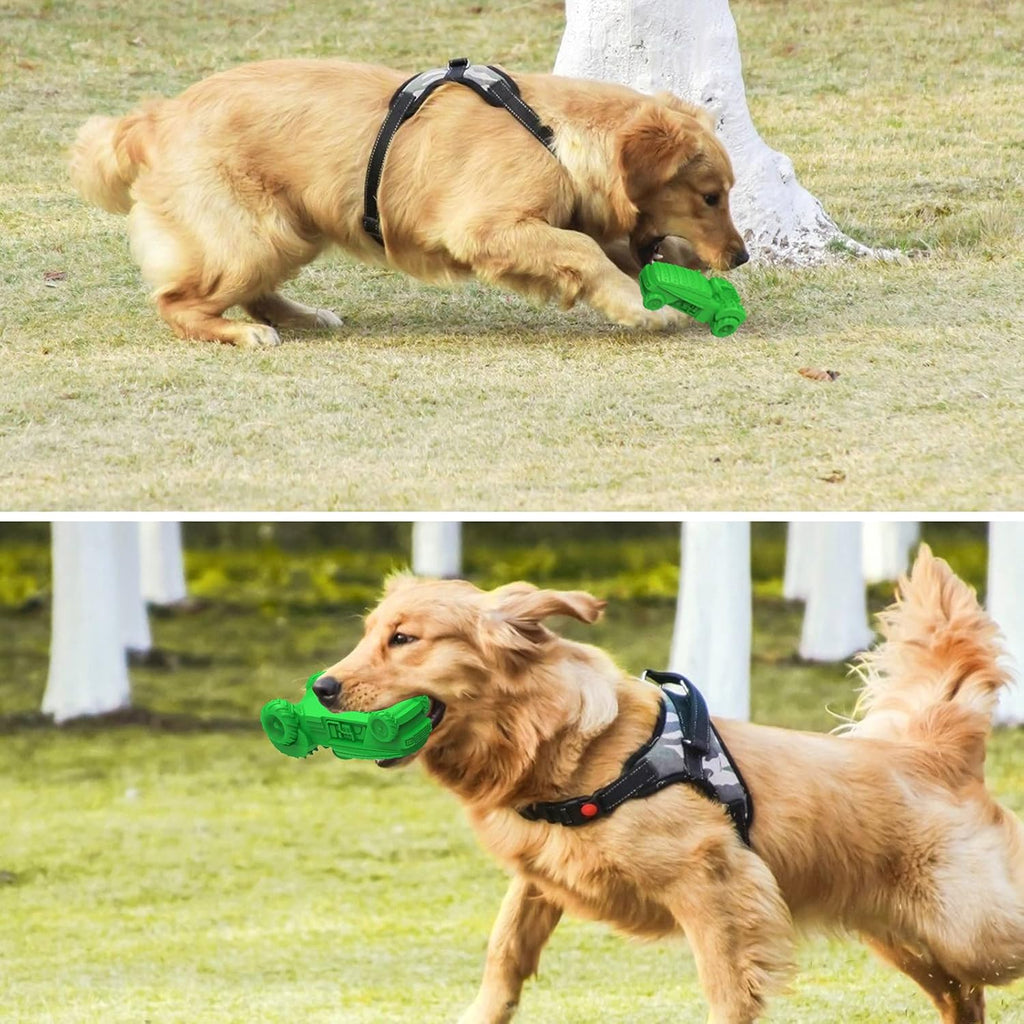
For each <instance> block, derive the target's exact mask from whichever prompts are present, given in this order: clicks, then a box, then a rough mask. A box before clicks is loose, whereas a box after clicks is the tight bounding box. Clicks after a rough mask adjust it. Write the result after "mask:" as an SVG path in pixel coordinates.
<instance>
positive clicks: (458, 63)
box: [448, 57, 469, 68]
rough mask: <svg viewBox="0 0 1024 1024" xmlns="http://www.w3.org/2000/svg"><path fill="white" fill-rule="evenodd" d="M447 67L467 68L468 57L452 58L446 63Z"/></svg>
mask: <svg viewBox="0 0 1024 1024" xmlns="http://www.w3.org/2000/svg"><path fill="white" fill-rule="evenodd" d="M448 67H450V68H468V67H469V58H468V57H452V59H451V60H450V61H448Z"/></svg>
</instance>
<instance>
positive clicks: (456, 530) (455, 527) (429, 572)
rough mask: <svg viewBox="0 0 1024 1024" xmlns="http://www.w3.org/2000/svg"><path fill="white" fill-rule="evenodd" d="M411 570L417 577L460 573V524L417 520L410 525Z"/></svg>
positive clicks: (453, 575) (443, 576)
mask: <svg viewBox="0 0 1024 1024" xmlns="http://www.w3.org/2000/svg"><path fill="white" fill-rule="evenodd" d="M412 570H413V572H415V573H416V574H417V575H419V576H436V577H438V578H439V579H454V578H455V577H457V576H460V575H461V574H462V524H461V523H439V522H424V521H422V520H421V521H418V522H415V523H413V525H412Z"/></svg>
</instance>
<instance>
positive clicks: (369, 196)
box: [363, 57, 554, 245]
mask: <svg viewBox="0 0 1024 1024" xmlns="http://www.w3.org/2000/svg"><path fill="white" fill-rule="evenodd" d="M446 82H457V83H458V84H460V85H465V86H468V87H469V88H470V89H472V90H473V91H474V92H475V93H477V95H479V96H480V97H482V98H483V99H484V100H486V101H487V102H488V103H489V104H490V105H491V106H492V107H504V108H505V109H506V110H507V111H508V112H509V113H510V114H511V115H512V116H513V117H514V118H515V119H516V120H517V121H518V122H519V123H520V124H521V125H522V126H523V127H524V128H525V129H526V130H527V131H528V132H530V134H531V135H533V136H534V138H536V139H537V141H538V142H540V143H541V144H542V145H544V146H546V147H547V148H548V149H551V148H552V145H553V143H554V132H552V130H551V129H550V128H549V127H548V126H547V125H545V124H543V123H542V122H541V119H540V118H539V117H538V116H537V112H536V111H535V110H534V109H533V108H532V107H531V106H530V105H529V104H527V103H525V102H524V101H523V99H522V97H521V96H520V95H519V86H517V85H516V83H515V82H514V81H513V80H512V79H511V78H509V76H508V75H506V74H505V72H504V71H501V70H499V69H498V68H496V67H493V66H492V65H490V64H486V65H485V64H470V63H469V59H468V58H467V57H457V58H455V59H453V60H450V61H449V62H448V67H446V68H434V69H433V70H432V71H423V72H421V73H420V74H418V75H414V76H413V77H412V78H410V79H409V80H408V81H406V82H405V83H403V84H402V85H401V86H400V87H399V88H398V90H397V91H396V92H395V94H394V95H393V96H392V97H391V106H390V109H389V110H388V114H387V117H385V118H384V121H383V123H382V124H381V126H380V131H378V132H377V138H376V139H375V140H374V143H373V149H372V150H371V151H370V161H369V163H368V164H367V167H366V185H365V189H364V192H363V229H364V230H365V231H366V233H367V234H368V235H370V237H371V238H373V239H374V240H375V241H376V242H378V243H380V244H381V245H383V244H384V235H383V234H382V232H381V225H380V210H379V209H378V206H377V191H378V189H379V188H380V178H381V174H383V172H384V158H385V157H386V156H387V152H388V147H389V146H390V145H391V140H392V139H393V138H394V137H395V133H396V132H397V131H398V129H399V127H400V126H401V125H402V124H403V123H404V122H405V121H408V120H409V118H410V117H412V116H413V114H415V113H416V111H417V110H419V109H420V107H421V106H422V105H423V103H424V101H425V100H426V99H427V97H428V96H429V95H430V94H431V93H432V92H433V91H434V90H435V89H436V88H437V87H438V86H439V85H444V84H445V83H446Z"/></svg>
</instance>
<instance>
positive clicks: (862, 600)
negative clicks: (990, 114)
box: [800, 522, 874, 661]
mask: <svg viewBox="0 0 1024 1024" xmlns="http://www.w3.org/2000/svg"><path fill="white" fill-rule="evenodd" d="M808 525H809V526H810V531H809V538H808V542H809V546H810V549H811V563H812V564H811V570H810V591H809V592H808V595H807V607H806V609H805V610H804V622H803V631H802V633H801V637H800V657H801V658H806V659H807V660H808V661H841V660H842V659H843V658H848V657H849V656H850V655H851V654H854V653H856V652H857V651H861V650H864V648H866V647H867V646H868V645H869V644H870V643H871V641H872V640H873V639H874V634H873V633H872V631H871V628H870V627H869V626H868V617H867V601H866V596H865V592H864V570H863V568H862V564H863V556H862V554H861V524H860V523H859V522H854V523H835V522H828V523H824V522H815V523H810V524H808Z"/></svg>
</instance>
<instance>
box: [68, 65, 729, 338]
mask: <svg viewBox="0 0 1024 1024" xmlns="http://www.w3.org/2000/svg"><path fill="white" fill-rule="evenodd" d="M406 77H407V76H406V75H404V74H403V73H401V72H399V71H392V70H391V69H389V68H384V67H378V66H374V65H364V64H350V63H345V62H342V61H337V60H323V61H317V60H276V61H266V62H262V63H257V64H247V65H243V66H241V67H238V68H235V69H233V70H231V71H225V72H223V73H221V74H217V75H214V76H212V77H211V78H208V79H205V80H204V81H201V82H199V83H197V84H196V85H193V86H192V87H191V88H190V89H187V90H186V91H185V92H184V93H182V95H181V96H179V97H177V98H175V99H167V100H157V101H154V102H151V103H147V104H144V105H143V106H141V107H140V108H139V109H137V110H135V111H134V112H132V113H130V114H128V115H127V116H125V117H122V118H113V117H93V118H90V120H89V121H87V122H86V123H85V124H84V125H83V126H82V128H81V130H80V131H79V134H78V139H77V141H76V142H75V144H74V147H73V151H72V160H71V177H72V180H73V181H74V183H75V185H76V187H77V188H78V190H79V191H80V192H81V194H82V195H83V196H84V197H85V198H86V199H88V200H89V201H91V202H93V203H96V204H97V205H99V206H102V207H103V208H105V209H107V210H111V211H114V212H120V213H127V214H128V230H129V234H130V237H131V244H132V251H133V253H134V256H135V258H136V260H137V261H138V262H139V264H140V266H141V268H142V274H143V277H144V278H145V279H146V281H147V282H148V283H149V284H150V285H152V287H153V289H154V298H155V300H156V305H157V308H158V310H159V312H160V315H161V316H162V317H163V318H164V320H166V321H167V323H168V324H169V325H170V326H171V328H172V329H173V330H174V331H175V333H176V334H178V335H179V336H180V337H183V338H196V339H202V340H208V341H221V342H228V343H231V344H235V345H244V346H254V345H276V344H278V343H279V341H280V339H279V337H278V334H277V331H276V330H275V329H274V327H275V326H277V327H309V328H336V327H340V326H341V321H340V320H339V319H338V317H337V316H335V315H334V313H331V312H328V311H326V310H316V309H311V308H309V307H307V306H303V305H299V304H298V303H295V302H292V301H289V300H288V299H285V298H283V297H282V296H281V295H279V294H278V292H277V288H278V286H279V285H280V284H281V282H282V281H285V280H287V279H288V278H290V277H292V276H293V275H294V274H295V273H296V272H297V271H298V269H299V268H300V267H301V266H303V265H304V264H306V263H308V262H309V261H310V260H312V259H314V258H315V257H316V256H317V255H318V254H319V253H320V252H321V251H322V250H323V249H324V248H325V247H326V246H327V245H329V244H332V243H333V244H337V245H340V246H342V247H343V248H344V249H346V250H348V251H349V252H350V253H352V254H353V255H355V256H357V257H358V258H360V259H362V260H365V261H366V262H369V263H377V264H381V265H384V266H390V267H395V268H398V269H399V270H403V271H405V272H406V273H409V274H412V275H413V276H415V277H418V278H421V279H423V280H425V281H434V282H450V281H454V280H457V279H459V278H466V277H470V276H475V277H477V278H479V279H480V280H483V281H486V282H489V283H491V284H496V285H501V286H504V287H507V288H512V289H515V290H516V291H519V292H522V293H524V294H525V295H528V296H530V297H532V298H534V299H537V300H549V299H555V300H557V301H558V302H560V303H561V305H562V306H563V307H564V308H568V307H570V306H572V305H573V304H574V303H575V302H576V301H577V300H582V301H585V302H587V303H589V304H590V305H591V306H593V307H595V308H596V309H598V310H600V311H601V312H602V313H604V314H605V315H606V316H607V317H609V319H611V320H613V321H614V322H615V323H618V324H623V325H625V326H629V327H645V328H663V327H667V326H670V325H672V324H675V323H676V322H678V321H679V319H680V314H678V313H677V312H676V311H675V310H672V309H670V308H668V307H665V308H663V309H661V310H657V311H653V310H648V309H645V308H644V306H643V304H642V302H641V296H640V288H639V285H638V284H637V281H636V274H637V273H638V272H639V269H640V266H641V265H642V263H644V262H649V261H650V259H652V258H653V257H654V253H655V250H656V249H657V247H658V245H659V244H660V242H661V241H662V239H663V238H664V237H665V236H672V239H673V240H674V244H675V248H674V249H672V250H671V251H672V252H674V253H677V254H681V255H674V256H672V257H669V258H671V259H672V260H673V261H674V262H687V263H688V265H691V266H703V267H711V268H715V269H718V270H725V269H728V268H730V267H736V266H739V265H740V264H742V263H744V262H746V260H747V258H748V257H747V252H746V249H745V247H744V244H743V239H742V238H741V237H740V235H739V233H738V232H737V230H736V228H735V227H734V225H733V222H732V219H731V218H730V215H729V190H730V188H731V187H732V185H733V171H732V167H731V165H730V163H729V157H728V156H727V154H726V152H725V149H724V148H723V147H722V145H721V143H719V142H718V140H717V139H716V138H715V135H714V132H713V130H712V123H711V119H710V118H709V116H708V115H707V113H706V112H704V111H702V110H701V109H699V108H697V107H693V106H690V105H689V104H687V103H684V102H682V101H681V100H679V99H677V98H675V97H674V96H671V95H670V94H668V93H661V94H659V95H657V96H654V97H651V96H645V95H642V94H641V93H638V92H634V91H633V90H631V89H627V88H624V87H621V86H616V85H608V84H604V83H599V82H588V81H577V80H574V79H569V78H560V77H556V76H554V75H527V74H524V75H516V76H515V81H516V82H517V83H518V85H519V86H520V88H521V92H522V96H523V99H524V100H525V101H526V102H527V103H528V104H530V105H531V106H532V107H533V108H534V109H535V110H536V111H537V113H538V114H539V116H540V118H541V120H542V121H543V122H544V124H546V125H547V126H548V127H550V128H551V129H552V130H553V132H554V143H553V152H552V151H549V150H548V149H547V148H546V147H545V146H543V145H541V144H540V143H539V142H538V141H537V140H536V139H535V138H533V137H532V136H531V135H530V134H529V133H528V132H527V131H526V130H525V129H524V128H523V127H522V125H520V124H519V123H517V122H516V120H515V119H514V118H513V117H512V116H511V115H510V114H509V113H508V112H507V111H505V110H502V109H499V108H496V107H492V106H489V105H488V104H487V103H485V102H484V101H483V100H482V99H481V98H480V97H479V96H477V95H476V94H474V93H473V92H472V91H471V90H470V89H467V88H465V87H464V86H460V85H455V84H446V85H444V86H442V87H441V88H440V89H438V91H437V93H436V94H435V95H433V96H432V97H431V98H430V99H429V101H427V102H426V103H425V104H424V106H423V109H422V110H421V111H420V112H419V113H417V114H416V115H415V116H414V117H413V118H412V119H411V120H409V121H408V122H407V123H406V124H404V125H403V126H402V127H401V128H400V129H399V130H398V132H397V134H396V135H395V138H394V141H393V143H392V145H391V148H390V150H389V152H388V156H387V161H386V163H385V165H384V173H383V178H382V181H381V186H380V207H381V215H382V224H383V234H384V240H385V243H386V245H385V246H384V247H382V246H381V245H379V244H378V243H377V242H376V241H374V240H373V239H372V238H371V237H370V236H369V235H368V234H367V233H366V232H365V231H364V230H363V226H362V217H363V192H364V180H365V175H366V169H367V162H368V160H369V156H370V151H371V149H372V147H373V143H374V140H375V137H376V135H377V132H378V130H379V129H380V126H381V123H382V121H383V119H384V117H385V115H386V114H387V111H388V101H389V100H390V98H391V96H392V94H393V93H394V92H395V90H396V89H397V88H398V87H399V86H400V85H401V84H402V82H403V81H404V79H405V78H406ZM232 306H241V307H243V308H244V309H245V310H246V311H247V312H248V313H249V314H250V316H252V317H253V318H254V319H255V320H257V321H259V323H257V324H250V323H244V322H234V321H231V320H227V319H225V318H224V317H223V315H222V314H223V313H224V312H225V310H227V309H229V308H231V307H232Z"/></svg>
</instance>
